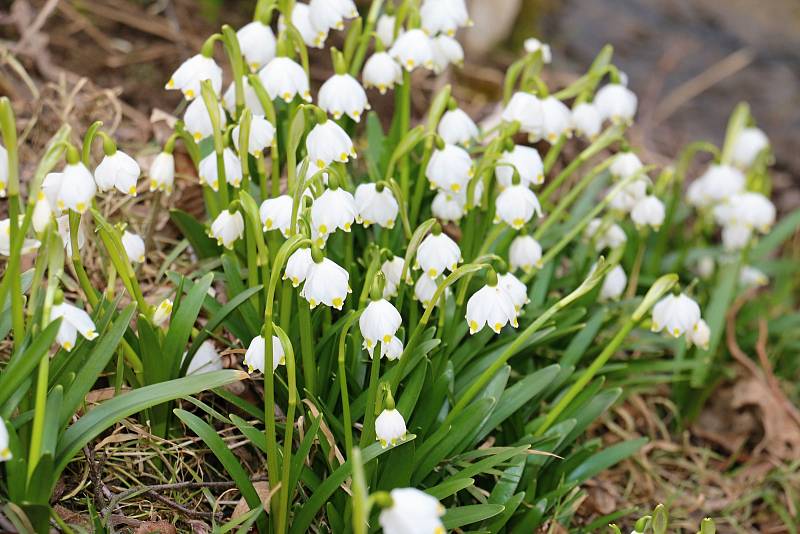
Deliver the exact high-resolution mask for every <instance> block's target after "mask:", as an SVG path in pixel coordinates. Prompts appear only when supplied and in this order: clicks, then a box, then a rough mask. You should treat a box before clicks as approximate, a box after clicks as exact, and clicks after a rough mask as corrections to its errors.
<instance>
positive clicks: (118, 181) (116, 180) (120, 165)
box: [94, 150, 142, 197]
mask: <svg viewBox="0 0 800 534" xmlns="http://www.w3.org/2000/svg"><path fill="white" fill-rule="evenodd" d="M141 172H142V170H141V169H140V168H139V164H138V163H136V160H135V159H133V158H132V157H130V156H129V155H127V154H126V153H125V152H122V151H121V150H117V151H116V152H114V153H113V154H111V155H108V154H107V155H106V156H105V157H104V158H103V161H101V162H100V164H99V165H98V166H97V168H96V169H95V170H94V179H95V181H96V182H97V187H99V188H100V191H108V190H109V189H111V188H112V187H115V188H116V189H117V191H119V192H121V193H125V194H126V195H131V196H134V197H135V196H136V180H138V179H139V174H141Z"/></svg>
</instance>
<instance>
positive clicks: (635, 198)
mask: <svg viewBox="0 0 800 534" xmlns="http://www.w3.org/2000/svg"><path fill="white" fill-rule="evenodd" d="M646 196H647V180H645V179H644V178H639V179H636V180H633V181H632V182H628V183H627V184H625V185H624V186H623V187H622V189H620V190H619V191H617V193H616V194H615V195H614V196H613V197H611V200H610V201H609V203H608V205H609V206H610V207H611V209H614V210H617V211H621V212H623V213H628V212H630V211H631V210H632V209H633V208H634V207H635V206H636V204H638V203H639V201H641V200H642V199H643V198H644V197H646Z"/></svg>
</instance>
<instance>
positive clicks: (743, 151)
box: [731, 128, 769, 169]
mask: <svg viewBox="0 0 800 534" xmlns="http://www.w3.org/2000/svg"><path fill="white" fill-rule="evenodd" d="M768 146H769V139H768V138H767V135H766V134H765V133H764V132H762V131H761V130H759V129H758V128H744V129H743V130H742V131H741V132H740V133H739V137H737V138H736V142H735V143H734V144H733V151H731V161H733V164H734V165H736V166H737V167H740V168H743V169H746V168H748V167H750V165H752V164H753V162H754V161H755V160H756V158H757V157H758V155H759V154H760V153H761V151H763V150H764V149H765V148H767V147H768Z"/></svg>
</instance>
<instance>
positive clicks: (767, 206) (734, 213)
mask: <svg viewBox="0 0 800 534" xmlns="http://www.w3.org/2000/svg"><path fill="white" fill-rule="evenodd" d="M714 218H715V219H716V221H717V222H718V223H719V224H720V225H723V226H730V225H737V224H738V225H744V226H747V227H749V228H754V229H757V230H758V231H759V232H761V233H766V232H768V231H769V229H770V228H772V225H773V224H775V205H774V204H773V203H772V202H771V201H770V200H769V199H768V198H767V197H765V196H764V195H762V194H761V193H753V192H744V193H738V194H736V195H733V196H731V197H730V198H728V200H727V201H725V202H723V203H722V204H718V205H717V206H715V207H714Z"/></svg>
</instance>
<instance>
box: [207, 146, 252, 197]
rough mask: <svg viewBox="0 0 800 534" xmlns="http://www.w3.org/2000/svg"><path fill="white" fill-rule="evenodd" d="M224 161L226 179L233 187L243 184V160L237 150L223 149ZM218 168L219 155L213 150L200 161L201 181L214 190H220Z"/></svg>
mask: <svg viewBox="0 0 800 534" xmlns="http://www.w3.org/2000/svg"><path fill="white" fill-rule="evenodd" d="M222 162H223V167H224V168H225V180H226V181H227V182H228V184H230V185H232V186H233V187H239V186H240V185H242V162H241V161H239V157H238V156H237V155H236V152H234V151H233V150H231V149H230V148H227V147H226V148H225V149H224V150H223V151H222ZM218 170H219V169H218V168H217V155H216V154H215V153H214V152H212V153H210V154H209V155H208V156H206V157H204V158H203V159H202V160H201V161H200V165H199V169H198V174H199V175H200V183H203V184H206V185H207V186H209V187H210V188H211V189H213V190H214V191H218V190H219V172H218Z"/></svg>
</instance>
